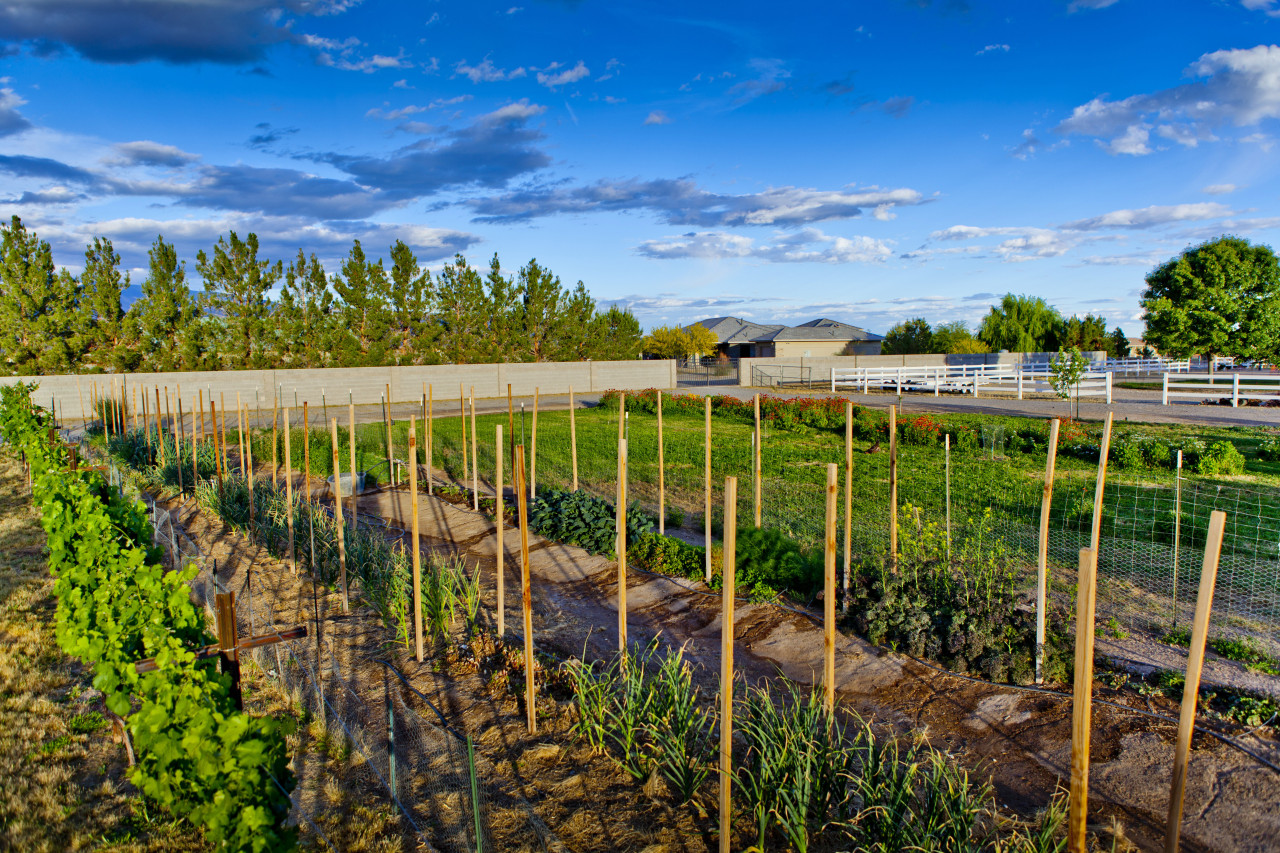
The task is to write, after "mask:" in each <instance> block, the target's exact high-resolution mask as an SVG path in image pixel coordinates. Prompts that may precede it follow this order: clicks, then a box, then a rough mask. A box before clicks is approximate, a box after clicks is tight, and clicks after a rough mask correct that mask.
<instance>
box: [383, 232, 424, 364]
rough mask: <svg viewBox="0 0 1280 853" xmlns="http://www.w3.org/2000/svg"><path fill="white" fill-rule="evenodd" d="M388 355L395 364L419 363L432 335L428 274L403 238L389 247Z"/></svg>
mask: <svg viewBox="0 0 1280 853" xmlns="http://www.w3.org/2000/svg"><path fill="white" fill-rule="evenodd" d="M390 288H391V291H390V298H391V322H392V336H391V351H390V354H391V358H392V362H393V363H394V364H420V363H422V361H423V359H424V357H425V356H426V354H427V352H428V351H429V350H430V347H431V343H432V341H433V340H434V338H435V334H434V330H433V329H431V328H430V327H428V326H427V312H428V311H429V310H430V308H431V300H432V298H433V293H432V281H431V273H430V272H429V271H428V270H425V269H423V268H422V267H421V266H420V265H419V264H418V258H417V256H416V255H414V253H413V249H411V248H409V246H408V245H407V244H406V243H405V242H404V241H403V240H396V242H395V243H394V244H393V245H392V246H391V274H390Z"/></svg>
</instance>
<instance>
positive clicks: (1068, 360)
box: [1049, 347, 1089, 418]
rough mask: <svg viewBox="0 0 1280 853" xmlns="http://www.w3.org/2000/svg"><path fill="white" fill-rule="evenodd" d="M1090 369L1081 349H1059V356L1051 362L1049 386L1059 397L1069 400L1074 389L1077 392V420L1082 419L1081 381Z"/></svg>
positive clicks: (1068, 406) (1068, 413) (1069, 404)
mask: <svg viewBox="0 0 1280 853" xmlns="http://www.w3.org/2000/svg"><path fill="white" fill-rule="evenodd" d="M1088 369H1089V359H1087V358H1085V357H1084V353H1082V352H1080V348H1079V347H1072V348H1071V350H1070V351H1064V350H1063V349H1062V348H1061V347H1059V348H1058V354H1057V356H1055V357H1054V359H1053V361H1051V362H1049V384H1050V385H1052V386H1053V390H1054V391H1055V392H1057V394H1058V396H1059V397H1061V398H1062V399H1064V400H1068V398H1069V397H1070V396H1071V392H1072V390H1073V389H1074V390H1075V392H1076V418H1079V417H1080V380H1081V379H1082V378H1084V374H1085V371H1087V370H1088ZM1067 415H1068V417H1069V416H1070V415H1071V403H1070V401H1069V400H1068V402H1067Z"/></svg>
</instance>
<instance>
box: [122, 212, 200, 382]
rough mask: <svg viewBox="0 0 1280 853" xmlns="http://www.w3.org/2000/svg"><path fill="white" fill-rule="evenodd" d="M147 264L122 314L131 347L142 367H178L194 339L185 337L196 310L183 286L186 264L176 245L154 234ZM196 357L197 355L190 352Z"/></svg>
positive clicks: (182, 363) (193, 320)
mask: <svg viewBox="0 0 1280 853" xmlns="http://www.w3.org/2000/svg"><path fill="white" fill-rule="evenodd" d="M147 256H148V258H149V259H150V265H149V268H148V271H147V277H146V278H145V279H143V281H142V296H141V297H140V298H139V299H138V300H137V301H136V302H134V303H133V305H131V306H130V307H129V313H128V314H127V315H126V316H125V321H126V326H127V328H128V333H129V338H130V340H131V342H132V348H133V350H134V351H135V352H136V353H137V355H138V356H139V357H140V359H141V364H142V366H143V367H144V368H145V369H146V370H156V371H163V370H178V369H180V368H183V367H191V365H189V364H187V363H186V358H187V356H188V355H189V354H190V350H191V348H192V345H193V344H194V345H195V346H196V347H197V348H198V344H195V342H194V341H192V342H188V341H187V340H186V339H187V338H188V336H189V335H190V334H191V331H192V326H193V324H194V323H195V320H196V318H197V317H198V316H199V314H200V309H199V306H198V305H197V304H196V302H195V300H194V299H192V298H191V291H190V290H188V289H187V268H186V264H185V262H180V261H179V260H178V252H177V249H175V248H174V245H173V244H172V243H166V242H165V240H164V236H163V235H159V236H157V237H156V241H155V242H154V243H152V244H151V249H150V250H149V251H148V252H147ZM193 359H194V360H195V361H199V360H200V358H199V356H193Z"/></svg>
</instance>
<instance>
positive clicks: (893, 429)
mask: <svg viewBox="0 0 1280 853" xmlns="http://www.w3.org/2000/svg"><path fill="white" fill-rule="evenodd" d="M889 560H890V562H891V563H893V564H894V565H895V566H896V565H897V564H898V407H897V406H890V407H889Z"/></svg>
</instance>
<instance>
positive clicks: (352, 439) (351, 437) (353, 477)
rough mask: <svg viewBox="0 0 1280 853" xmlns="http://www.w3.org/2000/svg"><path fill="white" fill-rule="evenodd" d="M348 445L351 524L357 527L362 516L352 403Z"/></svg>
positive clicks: (349, 413)
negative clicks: (358, 500)
mask: <svg viewBox="0 0 1280 853" xmlns="http://www.w3.org/2000/svg"><path fill="white" fill-rule="evenodd" d="M347 443H348V444H350V447H349V448H348V450H349V451H350V454H351V460H350V461H351V523H352V524H353V525H355V524H357V523H359V520H360V516H359V514H358V513H357V511H356V407H355V405H354V404H352V403H347ZM335 470H337V469H335Z"/></svg>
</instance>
